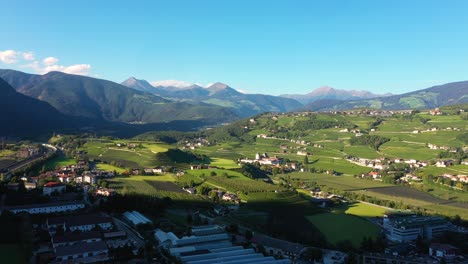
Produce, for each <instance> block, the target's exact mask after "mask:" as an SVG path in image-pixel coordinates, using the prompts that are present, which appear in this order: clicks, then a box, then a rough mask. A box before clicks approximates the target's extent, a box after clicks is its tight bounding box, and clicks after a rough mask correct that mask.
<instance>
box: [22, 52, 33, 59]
mask: <svg viewBox="0 0 468 264" xmlns="http://www.w3.org/2000/svg"><path fill="white" fill-rule="evenodd" d="M22 55H23V59H25V60H27V61H33V60H34V52H32V51H28V52H23V54H22Z"/></svg>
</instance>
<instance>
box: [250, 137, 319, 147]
mask: <svg viewBox="0 0 468 264" xmlns="http://www.w3.org/2000/svg"><path fill="white" fill-rule="evenodd" d="M257 138H264V139H276V140H284V141H289V142H292V143H295V144H298V145H302V146H310V144H311V143H310V142H308V141H305V140H299V139H288V138H279V137H275V136H268V135H267V134H258V135H257Z"/></svg>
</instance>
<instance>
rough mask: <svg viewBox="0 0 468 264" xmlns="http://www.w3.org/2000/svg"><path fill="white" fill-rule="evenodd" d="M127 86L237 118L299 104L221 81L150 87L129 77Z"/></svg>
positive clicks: (147, 83) (293, 108) (299, 105)
mask: <svg viewBox="0 0 468 264" xmlns="http://www.w3.org/2000/svg"><path fill="white" fill-rule="evenodd" d="M122 85H125V86H127V87H129V88H132V89H135V90H139V91H149V92H150V93H152V94H155V95H158V96H161V97H164V98H166V99H169V100H172V101H183V102H194V103H204V104H210V105H216V106H220V107H224V108H227V109H230V110H232V111H233V112H234V113H236V114H237V115H238V116H239V117H248V116H251V115H255V114H259V113H262V112H288V111H292V110H295V109H299V108H301V107H302V104H301V103H299V102H298V101H297V100H294V99H290V98H283V97H279V96H272V95H264V94H243V93H240V92H238V91H237V90H235V89H233V88H232V87H229V86H228V85H226V84H224V83H220V82H217V83H214V84H212V85H210V86H208V87H206V88H203V87H201V86H198V85H196V84H193V85H190V86H185V87H180V86H179V87H175V86H156V87H153V86H151V84H149V82H147V81H145V80H138V79H136V78H133V77H131V78H129V79H127V80H125V81H124V82H122Z"/></svg>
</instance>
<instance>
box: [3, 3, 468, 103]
mask: <svg viewBox="0 0 468 264" xmlns="http://www.w3.org/2000/svg"><path fill="white" fill-rule="evenodd" d="M1 2H3V3H1ZM0 4H1V6H2V11H1V16H0V24H1V25H2V34H0V68H13V69H18V70H22V71H26V72H31V73H43V72H46V71H48V70H62V71H65V72H71V73H79V74H85V75H89V76H96V77H99V78H103V79H109V80H112V81H116V82H121V81H123V80H125V79H126V78H128V77H130V76H135V77H137V78H140V79H146V80H148V81H156V80H183V81H187V82H191V83H200V84H208V83H212V82H216V81H221V82H224V83H227V84H229V85H230V86H232V87H234V88H236V89H239V90H243V91H246V92H249V93H267V94H274V95H278V94H283V93H307V92H310V91H312V90H313V89H315V88H317V87H320V86H324V85H328V86H332V87H334V88H338V89H348V90H349V89H358V90H369V91H373V92H377V93H386V92H392V93H403V92H407V91H412V90H417V89H422V88H427V87H429V86H432V85H437V84H443V83H447V82H452V81H462V80H468V76H467V73H468V48H467V47H468V27H467V25H468V16H467V15H466V10H468V1H456V0H451V1H429V0H424V1H418V0H412V1H394V0H392V1H375V0H374V1H346V0H342V1H333V0H324V1H319V0H308V1H294V0H290V1H286V0H285V1H261V0H257V1H252V0H250V1H241V0H237V1H220V0H218V1H205V0H196V1H195V0H193V1H192V0H186V1H122V2H118V1H21V0H16V1H4V0H0ZM6 51H8V52H6ZM29 52H32V53H29ZM46 58H47V60H46V61H44V60H45V59H46Z"/></svg>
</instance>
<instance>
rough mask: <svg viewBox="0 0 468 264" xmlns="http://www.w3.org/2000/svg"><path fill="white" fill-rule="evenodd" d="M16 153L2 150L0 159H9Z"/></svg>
mask: <svg viewBox="0 0 468 264" xmlns="http://www.w3.org/2000/svg"><path fill="white" fill-rule="evenodd" d="M15 153H16V151H14V150H10V149H3V150H0V158H5V157H11V156H14V155H15Z"/></svg>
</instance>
